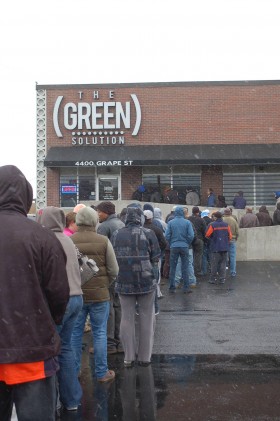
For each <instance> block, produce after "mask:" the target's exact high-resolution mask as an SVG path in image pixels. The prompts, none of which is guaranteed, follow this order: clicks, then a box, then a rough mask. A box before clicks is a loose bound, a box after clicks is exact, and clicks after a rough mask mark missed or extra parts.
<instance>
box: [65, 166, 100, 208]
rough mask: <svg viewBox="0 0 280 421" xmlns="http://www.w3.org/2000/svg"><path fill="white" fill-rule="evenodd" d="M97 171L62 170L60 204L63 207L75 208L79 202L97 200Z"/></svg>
mask: <svg viewBox="0 0 280 421" xmlns="http://www.w3.org/2000/svg"><path fill="white" fill-rule="evenodd" d="M95 181H96V177H95V169H92V168H79V169H78V168H61V171H60V203H61V206H62V207H74V206H75V205H76V204H77V203H78V202H83V201H88V200H96V194H95V191H96V189H95Z"/></svg>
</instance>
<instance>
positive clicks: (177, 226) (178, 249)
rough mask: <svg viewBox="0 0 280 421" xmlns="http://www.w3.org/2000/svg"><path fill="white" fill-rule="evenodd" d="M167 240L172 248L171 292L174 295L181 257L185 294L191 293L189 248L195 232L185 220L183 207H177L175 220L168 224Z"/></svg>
mask: <svg viewBox="0 0 280 421" xmlns="http://www.w3.org/2000/svg"><path fill="white" fill-rule="evenodd" d="M165 238H166V240H167V241H168V243H169V246H170V273H169V292H171V293H174V292H175V289H176V286H175V275H176V266H177V263H178V259H179V256H180V257H181V265H182V278H183V283H184V285H183V292H184V293H188V292H191V289H190V286H189V275H188V265H189V247H190V245H191V243H192V241H193V239H194V230H193V227H192V224H191V222H190V221H189V220H188V219H185V214H184V208H183V206H176V208H175V210H174V219H171V220H170V221H169V222H168V224H167V229H166V231H165Z"/></svg>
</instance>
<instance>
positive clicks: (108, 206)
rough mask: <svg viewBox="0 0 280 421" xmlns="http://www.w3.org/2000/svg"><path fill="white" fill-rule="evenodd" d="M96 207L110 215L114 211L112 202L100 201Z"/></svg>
mask: <svg viewBox="0 0 280 421" xmlns="http://www.w3.org/2000/svg"><path fill="white" fill-rule="evenodd" d="M96 209H97V210H99V211H101V212H104V213H107V215H112V214H113V213H115V212H116V211H115V205H114V203H112V202H101V203H99V204H98V205H97V206H96Z"/></svg>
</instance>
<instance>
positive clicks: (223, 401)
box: [61, 262, 280, 421]
mask: <svg viewBox="0 0 280 421" xmlns="http://www.w3.org/2000/svg"><path fill="white" fill-rule="evenodd" d="M237 271H238V277H237V278H236V279H235V280H234V281H231V280H227V283H226V284H225V285H224V286H218V285H211V284H208V282H207V279H206V278H201V279H200V280H199V283H198V286H197V288H196V289H195V291H194V292H193V293H192V294H186V295H185V294H183V291H182V290H180V289H178V290H177V291H176V293H175V294H170V295H169V293H168V284H167V280H165V284H164V285H162V292H163V293H164V295H165V297H164V298H163V299H161V300H160V307H161V309H160V314H159V315H158V316H157V318H156V331H155V344H154V352H153V357H152V364H151V366H149V367H137V366H136V367H134V368H130V369H128V368H124V366H123V354H115V355H110V356H108V364H109V367H110V368H111V369H114V370H115V372H116V379H115V381H114V382H112V383H110V384H100V383H98V382H97V381H96V379H95V375H94V358H93V356H92V354H90V353H89V351H88V350H89V347H90V346H91V334H90V333H87V334H85V336H84V341H85V342H86V343H87V346H86V348H85V351H84V352H83V361H82V378H81V384H82V388H83V393H84V395H83V400H82V406H81V408H80V409H79V411H78V412H77V413H63V414H62V417H61V420H62V421H69V420H71V421H73V420H75V421H90V420H93V419H94V420H95V421H113V420H116V421H156V420H157V421H170V420H176V421H256V420H258V421H279V420H280V400H279V397H278V394H279V393H278V391H279V388H280V352H279V339H280V333H279V332H280V327H279V325H280V323H279V321H280V317H279V316H280V300H279V297H280V276H279V274H280V262H273V263H269V262H266V263H263V262H250V263H249V262H242V263H238V265H237Z"/></svg>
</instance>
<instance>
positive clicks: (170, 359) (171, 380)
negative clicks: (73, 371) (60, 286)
mask: <svg viewBox="0 0 280 421" xmlns="http://www.w3.org/2000/svg"><path fill="white" fill-rule="evenodd" d="M108 362H109V367H110V368H111V369H114V370H115V371H116V379H115V381H114V382H112V383H110V384H99V383H97V382H96V380H95V377H94V374H93V373H94V361H93V357H92V356H91V354H89V353H88V347H86V348H85V351H84V353H83V371H82V378H81V383H82V387H83V391H84V396H83V402H82V407H81V408H80V410H79V412H78V413H71V414H63V415H62V418H61V419H62V420H63V421H65V420H79V421H80V420H82V421H89V420H98V421H113V420H116V421H154V420H157V421H181V420H182V421H189V420H191V421H212V420H213V421H239V420H240V421H241V420H242V421H249V420H252V421H272V420H273V421H276V420H278V421H279V420H280V399H279V389H280V357H279V356H273V355H238V356H228V355H218V356H217V355H198V356H194V355H190V356H187V355H185V356H182V355H154V356H153V359H152V365H151V366H149V367H137V366H136V367H134V368H124V367H123V354H116V355H111V356H109V357H108Z"/></svg>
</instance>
